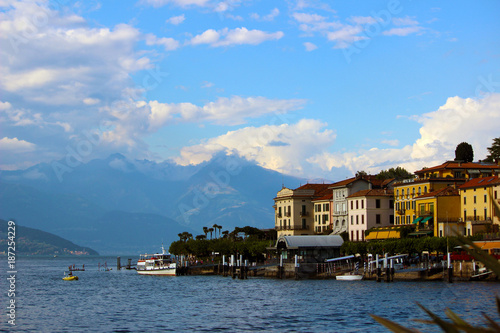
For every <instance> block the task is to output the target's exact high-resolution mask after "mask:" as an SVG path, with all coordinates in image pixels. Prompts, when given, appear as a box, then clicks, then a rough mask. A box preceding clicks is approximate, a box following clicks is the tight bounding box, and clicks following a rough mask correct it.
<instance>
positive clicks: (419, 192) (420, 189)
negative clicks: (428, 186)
mask: <svg viewBox="0 0 500 333" xmlns="http://www.w3.org/2000/svg"><path fill="white" fill-rule="evenodd" d="M420 194H422V188H421V187H420V186H419V187H418V195H420Z"/></svg>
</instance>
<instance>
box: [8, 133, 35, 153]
mask: <svg viewBox="0 0 500 333" xmlns="http://www.w3.org/2000/svg"><path fill="white" fill-rule="evenodd" d="M35 148H36V145H35V144H34V143H31V142H28V141H24V140H19V139H18V138H7V137H4V138H2V139H0V151H4V152H11V153H21V152H27V151H33V150H35Z"/></svg>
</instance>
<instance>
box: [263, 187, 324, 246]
mask: <svg viewBox="0 0 500 333" xmlns="http://www.w3.org/2000/svg"><path fill="white" fill-rule="evenodd" d="M330 185H331V184H306V185H302V186H300V187H298V188H296V189H294V190H292V189H289V188H286V187H283V188H282V189H281V190H280V191H279V192H278V194H277V195H276V198H274V206H273V207H274V211H275V221H274V227H275V229H276V230H277V231H278V238H279V237H281V236H298V235H313V234H314V203H313V200H316V199H318V198H321V197H323V196H325V195H327V194H328V193H329V192H330V191H329V189H328V187H329V186H330Z"/></svg>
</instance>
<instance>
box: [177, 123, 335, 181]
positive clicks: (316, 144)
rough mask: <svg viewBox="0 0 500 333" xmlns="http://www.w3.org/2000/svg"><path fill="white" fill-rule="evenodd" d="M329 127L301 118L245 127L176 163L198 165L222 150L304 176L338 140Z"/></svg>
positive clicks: (189, 152)
mask: <svg viewBox="0 0 500 333" xmlns="http://www.w3.org/2000/svg"><path fill="white" fill-rule="evenodd" d="M326 125H327V124H325V123H323V122H321V121H318V120H312V119H302V120H300V121H299V122H298V123H296V124H282V125H265V126H261V127H246V128H242V129H239V130H236V131H231V132H228V133H226V134H224V135H221V136H219V137H216V138H212V139H209V140H206V141H204V142H203V143H200V144H198V145H195V146H190V147H185V148H183V149H182V150H181V156H180V157H179V158H178V159H177V162H178V163H179V164H183V165H187V164H199V163H201V162H203V161H207V160H209V159H210V158H212V157H213V156H214V155H215V154H217V153H219V152H221V151H222V152H226V153H227V154H237V155H239V156H241V157H244V158H246V159H247V160H249V161H254V162H256V163H258V164H259V165H260V166H262V167H264V168H268V169H272V170H277V171H280V172H284V173H288V174H295V175H303V174H304V170H305V169H306V168H308V166H307V165H305V164H307V163H306V160H307V159H308V158H309V157H310V156H312V154H314V152H315V151H318V150H320V149H322V147H324V146H329V145H331V144H332V143H333V142H334V140H335V134H334V132H333V131H332V130H328V129H325V127H326Z"/></svg>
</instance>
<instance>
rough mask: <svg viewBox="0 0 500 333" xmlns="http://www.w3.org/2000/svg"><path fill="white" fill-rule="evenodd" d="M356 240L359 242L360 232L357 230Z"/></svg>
mask: <svg viewBox="0 0 500 333" xmlns="http://www.w3.org/2000/svg"><path fill="white" fill-rule="evenodd" d="M356 240H357V241H359V230H356Z"/></svg>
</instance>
